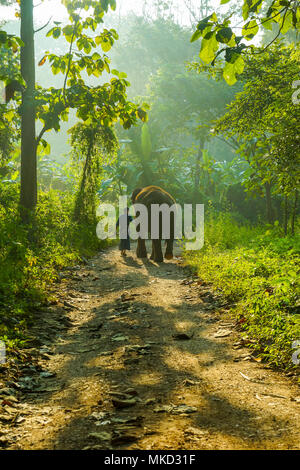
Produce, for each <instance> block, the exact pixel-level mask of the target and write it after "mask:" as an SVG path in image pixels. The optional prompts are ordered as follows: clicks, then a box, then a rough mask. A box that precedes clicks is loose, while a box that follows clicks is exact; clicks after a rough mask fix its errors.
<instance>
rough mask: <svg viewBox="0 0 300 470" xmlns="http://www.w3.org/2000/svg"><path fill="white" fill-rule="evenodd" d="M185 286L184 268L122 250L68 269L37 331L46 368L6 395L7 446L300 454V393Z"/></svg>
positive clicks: (205, 296) (0, 430)
mask: <svg viewBox="0 0 300 470" xmlns="http://www.w3.org/2000/svg"><path fill="white" fill-rule="evenodd" d="M186 278H187V273H186V271H185V270H184V267H183V266H182V264H181V261H180V258H177V259H176V258H175V259H174V261H171V262H166V263H163V264H161V265H157V264H155V263H153V262H151V261H150V260H147V261H146V260H138V259H136V257H135V255H134V254H133V253H131V254H130V255H129V256H128V257H127V258H121V257H120V254H119V251H118V250H117V249H115V248H113V249H111V250H109V251H107V252H106V253H102V254H100V255H98V256H96V257H95V258H94V259H92V260H90V261H89V263H88V264H87V265H86V266H85V267H83V268H81V269H78V270H77V271H70V272H69V275H68V276H67V278H66V279H62V281H61V283H60V285H59V288H57V289H56V292H55V294H56V297H57V298H58V299H59V300H58V302H57V303H56V304H55V305H52V306H50V307H48V308H46V309H44V311H43V312H42V313H40V314H39V320H38V322H37V323H36V324H35V334H36V335H37V338H39V342H40V343H39V347H38V348H35V349H33V350H32V354H33V356H34V353H35V352H36V351H37V349H40V348H42V349H41V351H42V352H41V353H40V352H39V355H38V362H34V364H33V365H32V367H31V369H30V367H29V368H28V364H27V369H24V370H23V373H22V376H21V377H20V379H19V385H18V384H17V385H16V384H15V387H17V389H18V390H16V388H15V389H14V387H12V389H14V391H12V389H9V390H8V391H7V390H4V392H3V390H2V392H3V393H6V395H5V396H4V395H3V394H2V395H1V386H0V404H1V401H2V405H0V445H1V442H2V448H6V449H146V450H152V449H155V450H157V449H175V450H177V449H184V450H190V449H191V450H194V449H299V448H300V445H299V443H300V428H299V406H300V405H299V402H300V400H299V395H300V393H299V388H298V386H297V385H296V384H294V383H293V382H292V380H291V379H290V378H287V377H286V376H284V375H283V374H281V373H278V372H275V371H273V370H271V369H270V368H268V367H267V366H266V365H263V364H261V363H259V362H256V360H255V358H253V357H252V356H251V352H250V351H249V349H247V348H246V347H244V346H243V344H242V343H241V342H240V339H239V338H240V337H239V334H238V332H237V331H236V327H235V325H234V322H233V321H232V320H230V319H228V317H226V315H225V314H224V304H223V308H221V305H222V300H221V299H220V296H218V295H217V293H216V292H213V290H212V288H211V287H209V286H206V285H203V284H202V283H201V282H199V281H198V282H197V281H196V282H192V281H189V280H186ZM189 279H190V278H189ZM45 346H46V347H45ZM41 369H42V370H43V371H44V372H45V370H47V371H50V372H53V373H54V375H53V376H51V374H48V375H50V376H49V377H43V375H47V374H43V373H42V375H41ZM26 380H27V382H26ZM26 383H27V385H26ZM20 384H21V388H20ZM24 384H25V385H24ZM0 385H1V384H0ZM26 387H27V388H26ZM14 397H15V399H14V400H13V398H14ZM5 417H6V418H5ZM1 418H2V419H1Z"/></svg>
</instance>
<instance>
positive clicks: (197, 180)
mask: <svg viewBox="0 0 300 470" xmlns="http://www.w3.org/2000/svg"><path fill="white" fill-rule="evenodd" d="M204 144H205V139H204V137H202V136H201V137H200V139H199V148H198V153H197V156H196V162H195V180H194V201H195V202H197V201H198V199H199V194H200V190H199V187H200V162H201V158H202V153H203V149H204Z"/></svg>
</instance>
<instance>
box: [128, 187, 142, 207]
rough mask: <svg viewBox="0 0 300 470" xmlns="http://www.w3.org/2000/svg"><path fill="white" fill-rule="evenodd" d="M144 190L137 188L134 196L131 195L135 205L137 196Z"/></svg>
mask: <svg viewBox="0 0 300 470" xmlns="http://www.w3.org/2000/svg"><path fill="white" fill-rule="evenodd" d="M142 189H143V188H136V189H135V190H134V191H133V193H132V195H131V200H132V203H133V204H134V203H135V200H136V197H137V195H138V194H139V193H140V192H141V191H142Z"/></svg>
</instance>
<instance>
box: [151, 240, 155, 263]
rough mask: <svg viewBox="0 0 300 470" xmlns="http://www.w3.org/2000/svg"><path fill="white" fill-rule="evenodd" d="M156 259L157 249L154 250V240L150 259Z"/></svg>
mask: <svg viewBox="0 0 300 470" xmlns="http://www.w3.org/2000/svg"><path fill="white" fill-rule="evenodd" d="M154 258H155V249H154V243H153V240H152V252H151V256H150V259H154Z"/></svg>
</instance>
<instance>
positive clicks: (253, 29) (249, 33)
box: [242, 20, 258, 40]
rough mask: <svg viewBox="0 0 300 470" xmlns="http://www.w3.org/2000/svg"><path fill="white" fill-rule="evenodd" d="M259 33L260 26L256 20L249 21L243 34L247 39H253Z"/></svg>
mask: <svg viewBox="0 0 300 470" xmlns="http://www.w3.org/2000/svg"><path fill="white" fill-rule="evenodd" d="M257 33H258V24H257V22H256V20H251V21H248V23H247V24H245V25H244V27H243V30H242V34H243V36H244V37H245V38H246V39H247V40H250V39H252V38H253V37H254V36H255V35H256V34H257Z"/></svg>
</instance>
